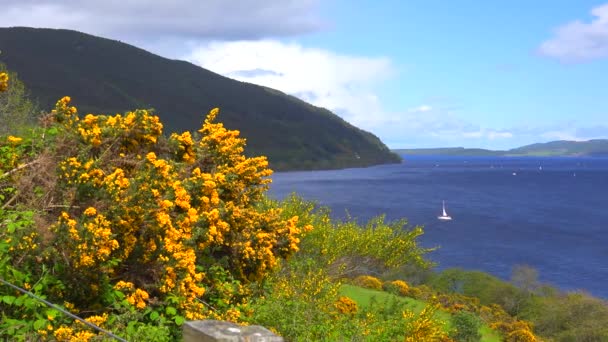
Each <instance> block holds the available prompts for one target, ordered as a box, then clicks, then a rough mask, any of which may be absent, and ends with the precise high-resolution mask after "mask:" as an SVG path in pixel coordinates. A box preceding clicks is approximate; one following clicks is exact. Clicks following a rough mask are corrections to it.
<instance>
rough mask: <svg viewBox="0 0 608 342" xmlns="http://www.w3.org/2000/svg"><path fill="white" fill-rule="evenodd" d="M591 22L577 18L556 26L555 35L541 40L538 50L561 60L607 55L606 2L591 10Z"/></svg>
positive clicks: (607, 10) (607, 24)
mask: <svg viewBox="0 0 608 342" xmlns="http://www.w3.org/2000/svg"><path fill="white" fill-rule="evenodd" d="M591 14H592V15H593V16H594V17H595V19H593V20H592V21H591V22H589V23H584V22H581V21H579V20H577V21H573V22H571V23H568V24H566V25H564V26H561V27H558V28H557V29H556V31H555V37H553V38H551V39H549V40H547V41H545V42H543V43H542V44H541V46H540V48H539V52H540V53H541V54H543V55H545V56H548V57H554V58H557V59H559V60H561V61H563V62H584V61H589V60H593V59H599V58H605V57H608V3H607V4H604V5H601V6H598V7H595V8H593V9H592V10H591Z"/></svg>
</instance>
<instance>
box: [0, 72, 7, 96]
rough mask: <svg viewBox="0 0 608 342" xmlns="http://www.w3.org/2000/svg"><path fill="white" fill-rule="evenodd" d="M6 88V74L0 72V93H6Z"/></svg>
mask: <svg viewBox="0 0 608 342" xmlns="http://www.w3.org/2000/svg"><path fill="white" fill-rule="evenodd" d="M7 88H8V74H7V73H5V72H0V92H3V91H6V89H7Z"/></svg>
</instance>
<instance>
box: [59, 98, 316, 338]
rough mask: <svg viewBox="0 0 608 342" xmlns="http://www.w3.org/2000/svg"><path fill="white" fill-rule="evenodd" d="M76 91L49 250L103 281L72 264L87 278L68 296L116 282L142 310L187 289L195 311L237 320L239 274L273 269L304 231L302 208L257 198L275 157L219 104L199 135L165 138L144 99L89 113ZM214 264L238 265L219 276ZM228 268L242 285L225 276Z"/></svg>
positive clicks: (78, 299)
mask: <svg viewBox="0 0 608 342" xmlns="http://www.w3.org/2000/svg"><path fill="white" fill-rule="evenodd" d="M70 101H71V99H70V98H69V97H64V98H62V99H61V100H59V101H58V102H57V104H56V107H55V110H53V112H52V119H53V121H54V122H56V123H57V124H58V126H59V127H61V129H63V130H64V131H63V132H62V136H65V137H68V138H69V137H72V138H73V139H74V140H75V146H70V149H68V150H69V151H71V152H70V154H68V155H60V156H61V157H58V158H56V160H59V162H58V164H57V172H58V190H57V192H56V194H57V195H56V196H57V197H58V200H59V201H61V202H62V203H64V204H65V205H66V207H67V208H68V209H66V210H65V211H62V212H55V215H57V216H58V217H57V216H55V217H57V218H56V219H54V220H56V221H55V222H56V223H55V224H54V226H53V227H52V229H51V232H52V233H53V234H54V236H53V238H54V239H55V240H54V241H55V242H54V244H53V246H55V247H54V248H56V249H57V251H56V253H54V254H52V255H51V254H49V260H55V262H64V261H66V260H67V261H68V262H69V264H70V266H73V267H76V268H77V269H78V270H79V273H80V274H83V275H86V277H87V279H91V281H93V280H94V281H97V282H99V284H97V283H95V284H93V283H91V284H85V283H83V282H82V277H73V276H71V275H70V274H67V273H66V275H65V277H66V279H67V280H66V283H67V284H68V285H69V286H72V287H74V289H77V290H75V291H71V292H70V293H69V296H68V297H66V298H62V299H63V300H68V301H70V302H72V303H75V304H76V306H79V305H80V303H90V302H91V301H92V299H91V298H90V297H91V296H93V297H94V296H98V295H99V296H101V293H100V291H104V289H107V288H113V289H114V290H113V291H120V292H123V294H124V295H125V299H126V301H127V302H128V303H129V304H130V305H132V306H133V307H135V308H136V309H138V310H143V309H144V308H146V306H147V305H149V304H150V303H158V302H163V301H164V300H166V299H167V298H178V299H179V302H178V303H177V305H176V307H177V308H178V310H179V314H180V315H182V316H183V317H185V318H187V319H201V318H204V317H221V318H226V319H231V320H238V318H239V317H240V316H241V312H243V310H245V309H244V308H245V307H246V301H245V300H244V296H243V294H244V293H245V290H244V288H243V287H241V286H240V285H238V286H236V285H234V284H237V283H239V282H247V281H250V280H257V279H261V278H263V277H264V276H265V275H267V274H268V273H269V272H270V270H271V269H272V268H274V267H275V266H276V265H277V264H278V261H279V259H281V258H286V257H288V256H289V255H291V254H292V253H294V252H296V251H297V250H298V244H299V243H300V234H301V229H300V228H299V227H298V217H297V216H294V217H285V216H286V215H283V213H282V212H281V211H280V210H278V209H270V208H265V207H264V206H262V205H259V204H260V203H261V201H262V199H263V193H264V192H265V191H266V190H267V185H268V183H269V182H270V179H269V178H268V176H269V175H271V173H272V171H271V170H270V169H268V161H267V160H266V158H265V157H254V158H248V157H246V156H245V155H244V154H243V151H244V146H245V140H244V139H243V138H240V137H239V132H238V131H231V130H227V129H226V128H224V126H223V125H222V124H221V123H216V122H215V121H214V120H215V118H216V116H217V114H218V110H217V109H214V110H212V111H211V112H210V113H209V115H208V116H207V118H206V120H205V121H204V123H203V125H202V127H201V129H200V130H199V132H200V139H196V140H195V139H194V138H193V136H192V134H191V133H190V132H184V133H181V134H177V133H176V134H173V135H171V137H170V138H169V139H159V138H160V137H161V134H162V124H161V123H160V121H159V119H158V117H157V116H154V115H152V114H151V113H150V112H148V111H146V110H136V111H133V112H128V113H126V114H124V115H115V116H105V115H93V114H87V115H86V116H84V117H83V118H81V119H80V118H79V117H78V115H77V110H76V108H75V107H72V106H70ZM59 152H60V151H59ZM74 152H75V153H74ZM311 229H312V226H307V227H306V228H305V230H306V231H310V230H311ZM58 256H61V257H58ZM211 267H219V268H221V269H223V270H225V271H226V272H227V274H228V275H227V276H225V275H224V276H221V277H219V276H218V277H219V278H217V279H216V278H214V277H215V276H216V274H220V273H221V272H216V273H214V272H211V273H209V272H208V270H209V268H211ZM144 270H149V272H147V271H144ZM227 278H229V279H232V280H231V281H232V283H230V284H232V285H230V286H227V285H226V286H223V285H222V282H223V281H225V280H224V279H227ZM110 279H111V280H110ZM106 285H109V286H106ZM233 285H234V286H233ZM209 288H212V289H213V291H212V292H209V291H208V289H209ZM143 289H146V290H143ZM206 296H212V297H213V298H214V300H218V301H220V302H222V303H226V305H225V307H223V310H224V311H222V312H214V313H211V312H210V311H209V309H208V308H207V307H206V306H205V305H204V304H203V301H202V300H204V299H207V297H206ZM80 309H82V308H80ZM55 333H56V334H59V335H60V336H59V337H57V336H56V338H57V339H61V338H60V337H61V336H62V335H61V331H60V332H59V333H57V332H55ZM68 335H69V334H67V333H66V336H68Z"/></svg>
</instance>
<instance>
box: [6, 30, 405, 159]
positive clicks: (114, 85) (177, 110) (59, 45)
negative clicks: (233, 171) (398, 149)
mask: <svg viewBox="0 0 608 342" xmlns="http://www.w3.org/2000/svg"><path fill="white" fill-rule="evenodd" d="M0 50H2V55H0V62H3V63H6V64H7V66H8V68H9V69H10V70H13V71H16V72H17V73H18V75H19V78H20V79H21V80H23V82H24V83H25V84H26V85H27V86H28V87H29V89H30V90H31V93H32V96H33V97H34V98H35V99H36V100H37V101H39V103H40V105H41V107H42V108H47V109H50V108H52V106H53V104H54V103H55V101H57V100H58V99H59V98H61V97H62V96H65V95H69V96H71V97H72V99H73V103H74V104H75V105H76V106H77V107H78V108H79V110H80V113H81V114H86V113H87V112H92V113H111V114H114V113H117V112H124V111H126V110H132V109H135V108H146V109H149V108H154V109H155V110H156V113H157V114H158V115H159V116H160V117H161V120H162V121H163V122H165V123H166V126H165V132H173V131H183V130H193V131H194V130H197V129H198V128H199V127H198V126H199V125H200V122H201V117H202V116H203V115H204V114H206V113H207V112H208V111H209V110H210V109H211V108H214V107H219V108H220V109H221V114H220V120H221V121H222V122H224V123H225V124H226V126H227V127H228V128H230V129H238V130H240V131H241V134H242V136H244V137H245V138H247V139H248V148H247V151H248V153H249V154H250V155H260V154H263V155H266V156H268V157H269V159H270V163H271V166H272V167H273V168H275V169H278V170H285V169H323V168H343V167H358V166H369V165H374V164H382V163H391V162H399V161H400V158H399V157H398V156H397V155H395V154H393V153H391V152H390V151H389V149H388V148H387V147H386V146H385V145H384V144H383V143H382V142H381V141H380V140H379V139H378V138H377V137H376V136H374V135H373V134H371V133H369V132H366V131H363V130H361V129H358V128H357V127H354V126H353V125H351V124H349V123H347V122H346V121H344V120H342V119H341V118H340V117H338V116H337V115H335V114H333V113H332V112H330V111H328V110H326V109H323V108H319V107H315V106H312V105H310V104H308V103H306V102H304V101H301V100H299V99H297V98H296V97H293V96H289V95H286V94H284V93H281V92H279V91H277V90H273V89H269V88H266V87H261V86H257V85H253V84H249V83H244V82H239V81H235V80H232V79H229V78H226V77H223V76H221V75H218V74H216V73H213V72H211V71H209V70H206V69H203V68H200V67H198V66H196V65H194V64H191V63H188V62H184V61H178V60H170V59H166V58H163V57H160V56H157V55H154V54H152V53H150V52H147V51H145V50H142V49H139V48H136V47H134V46H130V45H128V44H125V43H122V42H118V41H114V40H110V39H104V38H99V37H95V36H92V35H88V34H84V33H80V32H76V31H69V30H54V29H34V28H22V27H19V28H0Z"/></svg>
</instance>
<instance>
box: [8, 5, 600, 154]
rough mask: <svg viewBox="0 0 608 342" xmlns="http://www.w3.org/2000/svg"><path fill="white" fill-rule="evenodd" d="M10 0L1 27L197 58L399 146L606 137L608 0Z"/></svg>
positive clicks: (505, 145)
mask: <svg viewBox="0 0 608 342" xmlns="http://www.w3.org/2000/svg"><path fill="white" fill-rule="evenodd" d="M6 2H7V3H6V5H3V6H5V8H6V11H7V15H6V16H5V17H6V18H9V19H8V21H7V22H6V23H3V24H2V25H4V26H17V25H20V26H37V27H55V28H69V29H76V30H80V31H84V32H87V33H91V34H96V35H100V36H104V37H108V38H114V39H120V40H122V41H125V42H128V43H131V44H134V45H137V46H140V47H143V48H146V49H149V50H151V51H153V52H155V53H158V54H160V55H163V56H165V57H169V58H178V59H185V60H189V61H191V62H193V63H196V64H198V65H201V66H202V67H205V68H208V69H210V70H213V71H215V72H218V73H221V74H224V75H226V76H228V77H233V78H236V79H239V80H241V81H246V82H252V83H257V84H262V85H266V86H270V87H273V88H277V89H279V90H282V91H284V92H286V93H289V94H292V95H295V96H298V97H300V98H302V99H303V100H306V101H309V102H311V103H313V104H315V105H318V106H323V107H326V108H328V109H330V110H332V111H334V112H335V113H337V114H338V115H340V116H342V117H343V118H345V119H346V120H347V121H349V122H351V123H353V124H354V125H356V126H359V127H361V128H363V129H366V130H369V131H371V132H373V133H374V134H376V135H377V136H379V137H380V138H381V139H382V140H383V141H384V142H385V143H387V145H389V147H392V148H401V147H403V148H414V147H438V146H464V147H484V148H493V149H506V148H512V147H517V146H521V145H524V144H529V143H534V142H543V141H551V140H558V139H568V140H586V139H591V138H608V96H607V94H606V93H607V92H606V90H608V80H607V77H606V75H608V0H603V1H586V0H577V1H565V0H559V1H555V0H554V1H545V0H535V1H523V0H513V1H472V0H461V1H450V2H446V1H438V0H427V1H392V0H391V1H342V0H327V1H318V0H299V1H297V0H291V1H288V0H240V1H222V0H207V1H202V2H201V1H196V0H175V1H173V2H166V1H160V0H158V1H157V0H150V1H147V2H141V1H131V0H123V1H118V0H107V1H104V2H98V1H92V0H91V1H87V0H85V1H75V0H52V1H51V0H36V1H21V0H19V1H18V0H7V1H6ZM448 4H449V5H448ZM204 111H205V109H201V112H204Z"/></svg>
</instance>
